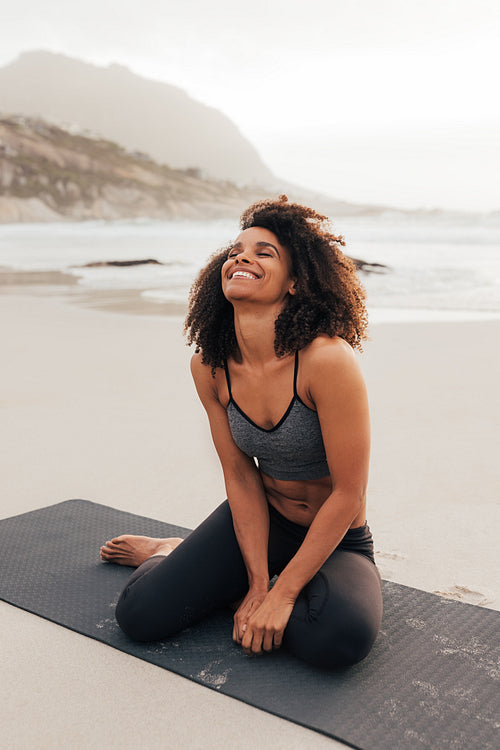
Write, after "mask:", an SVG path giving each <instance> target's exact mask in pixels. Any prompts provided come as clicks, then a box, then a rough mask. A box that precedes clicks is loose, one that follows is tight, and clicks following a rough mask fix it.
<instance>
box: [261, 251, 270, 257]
mask: <svg viewBox="0 0 500 750" xmlns="http://www.w3.org/2000/svg"><path fill="white" fill-rule="evenodd" d="M258 255H263V256H264V257H265V258H270V257H271V253H264V252H262V251H261V252H260V253H258Z"/></svg>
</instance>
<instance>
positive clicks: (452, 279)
mask: <svg viewBox="0 0 500 750" xmlns="http://www.w3.org/2000/svg"><path fill="white" fill-rule="evenodd" d="M335 229H336V231H338V232H340V233H342V234H344V235H345V237H346V241H347V246H346V252H347V253H348V254H350V255H352V256H353V257H356V258H361V259H363V260H365V261H368V262H372V263H383V264H386V265H387V266H388V270H387V271H385V272H381V273H370V274H362V280H363V283H364V284H365V287H366V290H367V295H368V306H369V311H370V319H371V322H373V323H385V322H393V321H405V322H412V321H414V322H421V321H435V320H442V321H448V320H449V321H462V320H487V319H492V318H495V319H497V318H498V317H499V316H500V221H495V220H494V219H493V218H491V217H486V218H484V220H480V219H477V218H476V219H468V218H467V217H463V216H462V217H458V219H457V218H454V219H453V220H450V219H445V218H442V217H437V218H436V217H434V218H433V217H430V218H426V219H425V220H424V219H422V218H421V217H420V218H416V217H411V216H410V217H402V216H401V215H394V216H386V217H382V218H379V219H374V218H366V217H361V218H349V219H345V220H341V221H338V222H337V223H336V227H335ZM237 232H238V227H237V224H236V222H234V223H233V222H228V221H214V222H206V221H203V222H201V221H198V222H194V221H174V222H162V221H149V220H146V219H143V220H136V221H120V222H97V221H93V222H82V223H59V224H17V225H15V224H11V225H4V226H0V266H7V267H11V268H16V269H21V270H59V271H63V272H66V273H71V274H73V275H76V276H77V277H78V280H79V284H80V285H81V286H84V287H87V288H98V289H127V288H131V289H138V290H140V291H141V293H142V294H143V296H144V297H145V298H147V299H149V300H150V301H152V302H157V303H158V304H161V303H163V302H167V303H168V302H170V303H171V302H175V303H180V302H183V301H186V300H187V295H188V291H189V287H190V286H191V284H192V282H193V280H194V278H195V277H196V274H197V272H198V270H199V269H200V268H201V267H202V265H203V264H204V263H205V262H206V260H207V258H208V256H209V255H210V254H211V253H212V252H214V251H215V250H217V249H218V248H220V247H223V246H224V245H226V244H227V243H228V242H230V241H231V240H232V239H234V237H235V235H236V234H237ZM146 258H154V259H156V260H158V261H160V262H161V263H162V264H164V265H141V266H129V267H113V266H108V267H97V268H81V266H82V265H84V264H87V263H91V262H96V261H97V262H99V261H113V260H115V261H116V260H119V261H123V260H138V259H146ZM78 266H80V267H78Z"/></svg>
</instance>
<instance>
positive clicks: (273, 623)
mask: <svg viewBox="0 0 500 750" xmlns="http://www.w3.org/2000/svg"><path fill="white" fill-rule="evenodd" d="M294 604H295V601H294V600H293V599H289V598H283V597H282V596H280V595H276V593H273V590H272V589H271V591H269V593H268V594H267V595H266V596H265V598H264V599H263V601H262V602H261V604H260V606H258V607H257V608H256V607H253V608H252V611H251V612H250V613H249V617H248V619H247V622H246V627H245V626H244V627H243V630H244V633H243V637H242V639H241V641H238V642H239V643H241V645H242V647H243V651H244V652H245V654H247V655H248V656H257V655H258V654H262V653H263V652H264V651H272V650H273V648H279V647H280V646H281V643H282V641H283V633H284V632H285V628H286V626H287V624H288V620H289V619H290V615H291V613H292V609H293V606H294Z"/></svg>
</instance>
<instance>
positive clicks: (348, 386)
mask: <svg viewBox="0 0 500 750" xmlns="http://www.w3.org/2000/svg"><path fill="white" fill-rule="evenodd" d="M300 367H301V373H302V375H303V378H304V381H305V384H306V388H307V391H308V393H309V394H310V397H311V399H312V400H313V401H316V399H317V397H318V396H319V394H320V393H321V392H323V391H324V389H325V388H327V389H328V390H330V389H331V385H332V384H333V383H334V384H335V386H336V388H335V391H336V393H337V394H338V395H339V396H341V394H344V395H346V393H347V392H352V390H353V389H354V391H358V390H359V389H361V390H364V389H365V383H364V378H363V374H362V372H361V367H360V365H359V362H358V359H357V357H356V354H355V352H354V350H353V348H352V347H351V346H350V344H348V343H347V341H345V340H344V339H341V338H339V337H338V336H336V337H334V338H331V337H330V336H318V337H317V338H315V339H314V341H312V342H311V344H309V346H307V347H306V348H305V349H304V350H303V351H302V353H301V365H300Z"/></svg>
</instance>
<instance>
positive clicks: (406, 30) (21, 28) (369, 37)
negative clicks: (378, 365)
mask: <svg viewBox="0 0 500 750" xmlns="http://www.w3.org/2000/svg"><path fill="white" fill-rule="evenodd" d="M2 15H3V18H2V24H1V27H0V65H4V64H6V63H8V62H10V61H11V60H13V59H14V58H15V57H17V55H18V54H19V53H20V52H23V51H27V50H32V49H48V50H52V51H55V52H63V53H66V54H69V55H72V56H74V57H78V58H81V59H84V60H87V61H90V62H94V63H97V64H109V63H110V62H118V63H121V64H123V65H126V66H128V67H129V68H131V69H132V70H133V71H135V72H137V73H139V74H141V75H144V76H147V77H152V78H155V79H158V80H163V81H166V82H168V83H173V84H176V85H178V86H180V87H182V88H184V89H185V90H186V91H187V92H188V93H189V94H190V95H191V96H193V97H194V98H197V99H199V100H201V101H203V102H205V103H207V104H210V105H212V106H214V107H217V108H218V109H221V110H222V111H223V112H225V113H226V114H227V115H228V116H229V117H231V119H232V120H233V121H234V122H235V123H236V125H237V126H238V127H239V129H240V130H241V131H242V133H243V134H244V135H245V136H247V137H248V138H249V139H250V140H251V141H252V143H253V144H254V145H255V146H256V147H257V149H258V150H259V152H260V154H261V156H262V157H263V159H264V160H265V161H266V163H267V164H268V165H269V166H270V168H271V169H272V170H273V171H274V172H275V173H276V174H278V175H280V176H282V177H285V178H287V179H289V180H291V181H295V182H298V183H301V184H304V185H307V186H308V187H311V188H316V189H318V190H323V191H327V192H329V193H330V194H332V195H334V196H335V197H338V198H341V199H347V200H353V201H361V202H371V203H385V204H392V205H399V206H406V207H416V206H425V207H433V206H440V207H447V208H459V209H467V208H471V209H474V210H491V209H495V208H497V209H498V208H499V207H500V189H499V187H498V183H499V180H498V174H499V173H500V102H499V99H500V97H499V95H498V77H499V76H498V72H499V70H500V43H499V39H500V2H499V0H418V1H417V0H342V1H340V0H302V1H301V2H298V1H297V0H254V1H253V2H246V3H240V2H237V0H211V2H207V1H206V0H162V1H160V0H141V1H140V2H137V1H134V2H132V0H121V2H120V3H116V2H111V1H110V0H86V2H85V3H83V4H81V5H79V6H76V5H72V4H71V5H70V4H69V3H68V2H67V0H44V2H43V3H39V2H35V0H16V2H15V3H12V4H10V7H9V10H8V11H4V13H3V14H2ZM0 109H1V102H0Z"/></svg>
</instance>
